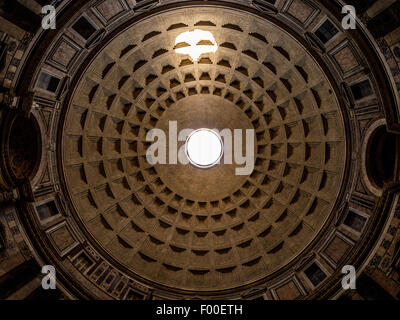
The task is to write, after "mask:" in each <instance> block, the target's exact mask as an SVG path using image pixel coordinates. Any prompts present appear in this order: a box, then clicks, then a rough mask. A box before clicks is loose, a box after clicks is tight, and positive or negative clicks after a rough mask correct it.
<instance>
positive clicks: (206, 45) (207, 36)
mask: <svg viewBox="0 0 400 320" xmlns="http://www.w3.org/2000/svg"><path fill="white" fill-rule="evenodd" d="M182 43H186V44H188V46H184V47H178V48H176V49H175V51H176V52H177V53H180V54H188V55H189V56H190V57H191V58H192V59H193V60H194V61H197V60H198V59H199V57H200V56H201V55H202V54H203V53H210V52H212V53H214V52H216V51H217V49H218V46H217V43H216V41H215V39H214V36H213V35H212V33H211V32H209V31H204V30H199V29H195V30H194V31H186V32H183V33H181V34H180V35H179V36H177V37H176V40H175V45H177V44H182ZM202 43H203V44H202Z"/></svg>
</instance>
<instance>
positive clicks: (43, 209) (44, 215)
mask: <svg viewBox="0 0 400 320" xmlns="http://www.w3.org/2000/svg"><path fill="white" fill-rule="evenodd" d="M36 210H37V212H38V214H39V218H40V220H45V219H48V218H50V217H53V216H55V215H57V214H58V213H59V212H58V209H57V206H56V204H55V202H54V201H50V202H46V203H44V204H42V205H40V206H37V207H36Z"/></svg>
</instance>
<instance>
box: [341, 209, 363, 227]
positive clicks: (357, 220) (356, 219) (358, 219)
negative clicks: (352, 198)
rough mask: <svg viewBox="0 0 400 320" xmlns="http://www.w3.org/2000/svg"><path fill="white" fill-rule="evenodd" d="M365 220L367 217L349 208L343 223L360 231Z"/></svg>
mask: <svg viewBox="0 0 400 320" xmlns="http://www.w3.org/2000/svg"><path fill="white" fill-rule="evenodd" d="M366 222H367V218H365V217H363V216H360V215H359V214H357V213H355V212H354V211H352V210H349V213H348V214H347V216H346V219H345V220H344V222H343V223H344V224H345V225H346V226H348V227H350V228H352V229H354V230H356V231H357V232H361V231H362V229H363V228H364V225H365V223H366Z"/></svg>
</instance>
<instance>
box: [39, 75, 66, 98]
mask: <svg viewBox="0 0 400 320" xmlns="http://www.w3.org/2000/svg"><path fill="white" fill-rule="evenodd" d="M59 84H60V79H59V78H56V77H53V76H52V75H49V74H47V73H45V72H42V73H41V74H40V75H39V80H38V84H37V86H38V87H39V88H41V89H44V90H47V91H50V92H53V93H56V91H57V88H58V85H59Z"/></svg>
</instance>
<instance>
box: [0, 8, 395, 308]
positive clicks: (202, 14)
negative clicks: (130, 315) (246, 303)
mask: <svg viewBox="0 0 400 320" xmlns="http://www.w3.org/2000/svg"><path fill="white" fill-rule="evenodd" d="M349 2H352V3H357V5H358V7H357V8H358V9H360V10H361V8H360V7H362V8H364V9H365V10H367V8H366V7H368V8H369V7H371V6H372V4H371V3H372V2H368V5H367V4H365V1H364V2H363V1H353V0H351V1H349ZM384 2H385V1H376V2H374V5H373V6H372V7H371V8H372V9H373V10H372V9H371V10H367V12H366V13H361V11H359V16H358V19H357V29H356V30H351V31H350V30H345V29H344V28H343V27H342V24H341V21H342V18H343V14H341V9H342V5H343V3H342V1H339V0H338V1H336V0H333V1H314V0H277V1H269V0H268V1H267V0H265V1H264V0H252V1H242V0H229V1H207V2H204V1H174V0H159V1H158V0H143V1H131V0H91V1H69V0H64V1H56V2H54V3H55V6H56V7H57V19H56V25H57V27H56V29H55V30H53V29H49V30H44V29H43V28H40V27H38V28H40V30H39V31H37V32H36V33H33V31H32V33H27V34H25V36H23V34H19V33H18V32H15V30H11V31H9V32H11V33H12V34H13V35H14V36H16V37H20V38H21V39H20V40H21V41H19V42H16V43H15V44H14V46H12V45H11V44H10V48H11V49H9V50H11V51H10V52H12V54H11V53H9V52H8V51H7V54H6V58H7V59H5V60H4V64H5V65H6V67H7V71H5V72H4V74H5V75H6V76H5V77H6V78H7V79H5V80H4V84H3V85H4V86H7V85H8V86H9V87H10V89H9V90H8V89H7V88H8V87H7V88H6V87H4V88H2V89H1V90H0V101H2V103H5V105H6V106H7V107H6V108H3V109H0V140H1V141H2V144H1V150H2V151H3V152H2V157H0V188H1V190H0V201H3V200H5V201H7V202H6V204H7V206H6V209H4V210H5V211H4V210H3V209H1V208H0V231H1V230H3V229H4V230H5V232H3V231H1V232H0V279H1V277H2V275H1V272H2V270H6V269H5V268H4V267H3V264H2V263H3V262H2V261H3V260H1V259H2V257H6V258H7V259H6V260H4V261H6V262H7V263H8V262H9V261H11V262H10V263H14V262H15V261H17V259H16V258H15V254H19V255H20V256H23V257H24V259H25V257H27V258H26V259H30V261H31V263H32V264H35V265H39V266H44V265H52V266H54V267H55V268H56V271H57V289H59V290H60V292H62V293H63V294H64V295H65V296H67V297H69V298H71V299H119V300H130V299H139V300H144V299H155V300H159V299H235V300H237V299H263V300H264V299H265V300H292V299H337V298H338V297H340V296H341V295H342V294H343V292H344V295H343V296H350V295H352V296H356V295H355V294H354V291H355V290H348V291H344V290H343V287H342V282H341V281H342V279H343V276H344V275H343V273H342V270H343V267H344V266H346V265H351V266H354V268H355V269H356V271H357V276H358V278H357V292H359V293H360V296H363V297H364V296H366V297H369V294H370V291H371V290H369V287H370V286H371V285H370V283H373V282H374V281H375V282H379V283H380V284H382V283H383V284H382V285H383V286H385V288H384V290H382V291H376V292H378V293H379V294H375V297H376V296H379V295H380V292H386V291H387V293H389V292H390V295H391V296H394V297H395V296H397V295H398V294H400V291H396V290H397V289H396V288H397V287H396V286H395V285H393V283H398V282H399V280H398V279H399V274H398V271H396V270H398V267H399V263H400V262H399V261H400V260H399V254H400V253H399V246H398V243H399V240H400V238H399V236H400V231H399V230H400V228H399V222H398V221H400V220H399V218H400V207H399V194H398V191H399V177H400V171H399V168H400V166H399V156H398V155H399V154H400V152H399V150H400V140H399V135H398V133H399V132H400V108H399V105H400V104H399V95H398V93H397V91H396V86H397V88H400V78H399V76H398V75H399V74H400V72H398V71H396V70H400V68H397V66H398V65H399V66H400V62H399V63H398V64H397V62H396V60H395V59H396V58H395V54H396V50H393V54H392V51H391V50H392V48H393V45H394V43H395V41H400V36H396V35H395V34H391V35H390V37H389V36H388V37H386V38H380V36H379V34H381V32H384V31H385V30H384V29H385V28H386V29H387V30H389V29H390V28H391V27H390V26H388V24H387V23H383V22H384V19H383V18H382V16H385V17H386V16H389V17H390V16H391V14H392V11H393V10H394V9H396V8H398V6H397V5H396V4H392V5H388V4H386V5H387V6H389V8H388V9H387V10H389V11H387V12H386V9H385V10H384V11H382V12H380V13H377V11H379V10H377V7H376V5H375V3H379V5H383V3H384ZM10 3H13V2H10ZM15 3H16V2H15ZM18 3H19V2H18ZM25 3H26V5H28V4H27V3H30V2H24V5H25ZM361 3H362V5H360V4H361ZM364 4H365V5H364ZM20 5H21V4H18V5H14V6H15V7H16V8H17V7H18V6H20ZM0 7H1V5H0ZM35 8H36V7H35ZM20 9H21V8H20ZM0 11H1V10H0ZM24 12H25V11H24ZM372 13H374V14H375V13H376V15H377V17H379V19H380V20H379V19H378V20H379V21H381V22H382V21H383V22H382V23H381V24H379V26H378V24H377V23H375V21H378V20H376V19H375V18H374V17H369V16H368V14H372ZM0 15H1V12H0ZM7 17H8V19H14V20H15V17H14V16H13V15H8V16H7ZM7 17H6V18H7ZM14 20H12V21H14ZM388 21H389V20H388ZM374 24H376V26H377V27H376V29H373V28H374V26H373V25H374ZM383 25H385V27H382V26H383ZM0 30H1V28H0ZM195 30H200V31H201V32H202V33H201V34H202V35H201V38H200V40H199V39H197V40H196V39H195V38H189V39H184V37H185V35H191V36H193V35H194V34H195V33H193V32H194V31H195ZM368 30H369V31H371V32H375V33H373V34H374V37H375V38H374V37H373V36H372V33H371V32H369V31H368ZM373 30H375V31H373ZM385 32H386V31H385ZM388 32H389V31H388ZM8 37H9V35H7V36H5V38H6V39H9V38H8ZM396 37H398V38H396ZM3 38H4V37H3ZM3 38H2V39H3ZM395 39H398V40H395ZM7 41H8V40H7ZM399 43H400V42H399ZM194 45H197V46H198V48H197V49H200V48H201V50H199V51H202V52H203V53H202V54H201V55H200V56H199V57H198V58H197V57H196V56H195V55H192V56H193V57H192V56H191V55H189V54H185V51H186V50H189V49H193V48H191V47H193V46H194ZM390 46H391V47H390ZM2 48H3V47H1V48H0V49H1V50H3V49H2ZM398 48H399V47H397V49H398ZM14 49H15V50H14ZM1 50H0V51H1ZM12 50H14V51H12ZM3 51H4V50H3ZM3 51H1V52H0V55H1V54H2V52H3ZM207 51H208V52H207ZM397 51H398V50H397ZM188 52H189V51H188ZM189 53H190V52H189ZM2 61H3V60H2ZM0 64H1V65H2V64H3V63H0ZM396 68H397V69H396ZM0 69H1V66H0ZM0 76H1V74H0ZM396 81H397V82H396ZM14 91H15V95H14ZM22 119H24V120H22ZM175 124H176V126H177V127H176V131H177V133H178V132H181V131H182V130H184V129H193V130H197V129H209V130H217V131H218V132H219V133H220V136H218V137H215V136H214V138H216V139H217V140H218V143H219V141H220V140H219V138H220V137H222V141H223V143H224V147H225V148H224V154H223V157H222V159H221V161H220V162H218V163H217V164H213V165H212V166H210V167H207V168H204V167H201V166H198V165H195V164H194V163H193V162H192V163H189V164H183V163H181V162H178V163H177V164H174V163H173V162H172V163H171V162H170V161H169V155H170V154H171V155H172V154H173V153H174V150H183V148H184V147H185V143H186V141H185V139H186V137H184V138H185V139H183V138H182V139H180V140H179V141H177V145H176V146H175V141H174V139H173V138H172V140H169V138H170V135H171V134H172V135H173V134H174V133H175V129H174V125H175ZM153 129H157V130H156V131H152V130H153ZM170 130H171V131H170ZM234 130H240V131H238V132H240V133H241V137H240V138H242V140H241V141H240V140H237V141H238V143H237V144H236V145H235V144H233V146H234V151H236V152H237V153H240V152H238V151H239V150H237V149H240V147H241V149H242V150H241V151H242V152H241V153H242V154H243V156H244V155H247V156H249V157H248V158H247V163H240V161H238V159H237V158H235V157H234V162H233V164H232V163H229V152H230V151H232V150H229V145H230V142H229V138H228V139H227V138H226V136H225V135H224V134H223V132H225V133H226V132H230V133H231V134H232V133H233V137H234V139H237V137H235V135H234ZM252 130H254V136H253V137H252V139H251V140H250V141H249V142H250V143H247V142H246V139H245V137H246V134H247V132H253V131H252ZM17 132H18V134H17ZM154 132H164V133H165V134H166V140H167V142H168V143H167V146H166V150H165V151H166V152H165V153H166V156H167V163H166V164H162V163H153V162H152V161H149V159H150V158H149V157H148V151H149V150H152V149H151V148H152V147H154V145H153V143H154V142H155V141H156V140H155V139H157V142H158V140H159V137H156V138H155V139H154V141H153V140H152V139H149V136H151V134H152V133H154ZM197 132H199V131H197ZM207 132H208V133H210V131H207ZM250 137H251V136H250ZM251 142H252V143H251ZM186 146H187V144H186ZM27 150H28V151H27ZM161 153H162V152H161ZM252 154H254V157H251V155H252ZM382 154H384V155H385V156H382ZM158 156H160V149H159V150H158V154H157V157H158ZM226 157H227V158H228V161H226ZM192 160H193V159H192ZM194 162H196V161H194ZM197 164H199V163H197ZM245 167H247V168H249V169H250V170H249V171H247V172H246V171H243V169H244V168H245ZM238 170H239V171H238ZM238 173H245V174H238ZM4 190H5V191H4ZM2 210H3V211H2ZM3 212H5V213H4V215H2V213H3ZM3 218H4V219H3ZM15 226H17V227H18V230H17V229H16V227H15ZM396 230H397V231H396ZM17 231H18V232H17ZM12 237H14V238H15V239H16V240H15V242H12V241H11V240H12V239H11V238H12ZM4 239H5V240H4ZM18 250H20V251H18ZM18 259H19V258H18ZM13 261H14V262H13ZM18 261H19V260H18ZM28 267H29V266H28ZM28 267H27V268H28ZM24 268H25V267H24ZM24 268H22V267H21V268H20V269H19V270H26V269H24ZM396 268H397V269H396ZM19 272H20V273H21V274H23V273H24V271H19ZM35 272H36V271H35V270H33V271H32V275H33V277H37V274H36V273H35ZM396 272H397V273H396ZM10 277H12V278H18V279H19V278H20V279H22V280H23V279H28V276H27V277H25V274H23V275H22V276H20V277H17V276H16V277H14V276H13V275H12V276H10ZM365 279H367V280H365ZM22 280H21V281H22ZM26 281H28V280H26ZM368 281H369V282H368ZM0 283H1V281H0ZM30 283H31V282H30V280H29V285H30ZM27 286H28V285H27ZM1 287H2V286H0V298H1V297H2V292H3V295H4V292H5V291H4V290H3V291H2V288H1ZM398 287H399V288H400V286H398ZM363 288H364V289H365V288H366V289H365V290H364V291H365V292H362V290H363ZM23 289H24V290H25V287H23ZM7 290H8V289H7ZM24 290H21V292H22V291H24ZM399 290H400V289H399ZM372 291H373V290H372ZM11 292H13V291H12V290H9V291H7V294H8V293H11ZM36 294H38V295H39V296H40V295H41V293H38V291H37V292H36ZM357 294H358V293H357ZM378 298H379V297H378Z"/></svg>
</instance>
